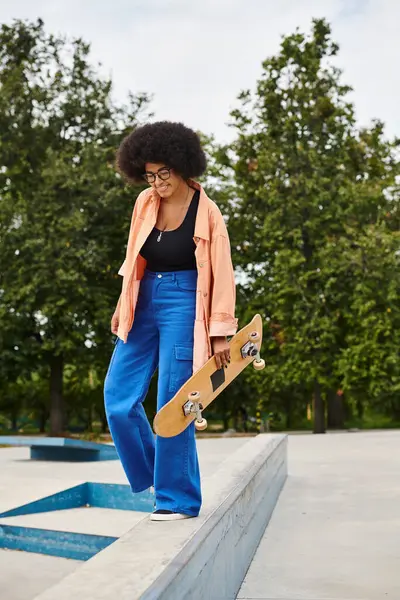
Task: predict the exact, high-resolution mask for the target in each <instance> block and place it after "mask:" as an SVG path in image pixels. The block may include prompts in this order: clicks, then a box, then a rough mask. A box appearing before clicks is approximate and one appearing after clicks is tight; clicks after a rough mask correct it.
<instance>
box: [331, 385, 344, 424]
mask: <svg viewBox="0 0 400 600" xmlns="http://www.w3.org/2000/svg"><path fill="white" fill-rule="evenodd" d="M328 429H344V410H343V396H339V395H338V394H336V393H335V392H332V391H330V392H329V394H328Z"/></svg>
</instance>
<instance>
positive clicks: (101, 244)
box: [0, 20, 148, 435]
mask: <svg viewBox="0 0 400 600" xmlns="http://www.w3.org/2000/svg"><path fill="white" fill-rule="evenodd" d="M147 104H148V99H147V98H146V96H144V95H139V96H133V95H131V96H129V99H128V102H127V104H126V105H123V106H119V105H116V104H115V102H113V100H112V82H111V81H110V80H109V79H104V78H103V77H101V76H100V75H99V73H98V71H96V69H95V68H93V67H92V66H91V64H90V47H89V45H88V44H86V43H84V42H83V41H82V40H80V39H75V40H72V41H69V40H66V39H63V38H56V37H54V36H52V35H50V34H48V33H46V31H45V28H44V24H43V22H42V21H40V20H39V21H37V23H26V22H23V21H15V22H14V23H13V24H12V25H11V26H8V25H3V26H2V27H1V28H0V199H1V203H0V256H1V267H0V294H1V306H0V323H1V326H0V329H1V337H0V344H1V351H2V355H3V354H4V355H5V356H7V357H8V364H9V369H8V370H7V372H6V373H4V370H3V379H4V378H6V379H8V378H9V377H12V378H14V380H15V379H16V374H17V372H18V371H19V368H16V365H19V366H21V365H24V368H25V370H28V371H32V370H35V369H41V368H42V367H43V366H46V367H47V368H48V377H49V383H50V429H51V434H53V435H58V434H60V433H61V432H62V431H63V430H64V428H65V405H64V398H63V371H64V367H65V365H66V364H68V363H70V364H73V363H76V362H78V361H79V363H80V364H86V365H87V373H89V371H90V369H91V368H93V365H94V366H95V368H97V369H100V370H101V366H103V365H104V364H105V357H106V355H109V352H110V339H111V333H110V331H109V322H110V318H111V314H112V310H113V307H114V305H115V302H116V299H117V298H118V294H119V291H120V279H119V277H118V275H117V274H116V273H117V270H118V267H119V265H120V263H121V262H122V259H123V254H124V248H123V245H124V243H125V242H126V238H127V228H128V227H129V221H130V214H131V210H132V204H133V201H134V198H135V195H134V194H132V192H131V191H128V190H127V188H126V187H125V186H124V184H123V183H122V181H121V178H120V177H119V175H118V174H117V173H116V172H115V168H114V154H115V149H116V147H117V146H118V144H119V142H120V140H121V139H122V136H123V135H124V134H125V133H126V131H127V130H128V129H131V128H133V127H135V125H136V123H137V121H138V118H139V116H140V114H141V112H142V111H143V110H146V109H147ZM11 363H12V366H13V368H11ZM101 375H102V374H101V373H100V376H101Z"/></svg>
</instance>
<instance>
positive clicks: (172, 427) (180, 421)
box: [153, 315, 262, 437]
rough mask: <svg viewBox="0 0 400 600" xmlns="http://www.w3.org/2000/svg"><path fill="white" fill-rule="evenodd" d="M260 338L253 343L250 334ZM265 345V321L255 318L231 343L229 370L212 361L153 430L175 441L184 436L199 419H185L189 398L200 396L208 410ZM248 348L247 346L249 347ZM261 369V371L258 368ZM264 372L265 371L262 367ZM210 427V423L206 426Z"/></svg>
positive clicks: (172, 402)
mask: <svg viewBox="0 0 400 600" xmlns="http://www.w3.org/2000/svg"><path fill="white" fill-rule="evenodd" d="M252 333H256V334H258V339H257V341H256V342H252V341H251V338H250V337H249V336H250V334H252ZM261 343H262V319H261V316H260V315H255V316H254V318H253V319H252V320H251V321H250V323H249V324H248V325H246V326H245V327H243V329H241V330H240V331H238V332H237V333H236V334H235V335H234V336H233V337H232V339H231V341H230V342H229V346H230V350H231V362H230V364H229V365H228V367H227V368H222V369H220V370H217V369H216V364H215V358H214V357H211V358H210V359H209V360H208V361H207V362H206V364H205V365H204V366H203V367H202V368H201V369H200V370H199V371H197V373H195V374H194V375H193V376H192V377H191V378H190V379H188V381H187V382H186V383H184V385H183V386H182V387H181V388H180V390H179V391H178V392H177V393H176V394H175V396H174V397H173V398H172V399H171V400H170V401H169V402H168V403H167V404H166V405H165V406H163V407H162V408H161V409H160V410H159V411H158V413H157V414H156V416H155V417H154V421H153V428H154V431H155V433H156V434H157V435H160V436H161V437H173V436H175V435H178V434H179V433H181V432H182V431H183V430H184V429H186V427H187V426H188V425H189V424H190V423H191V422H192V421H194V419H196V414H195V413H190V414H187V415H185V408H184V407H185V406H186V407H187V403H188V398H189V394H193V393H194V392H199V393H200V398H199V403H200V404H201V406H202V408H201V410H204V409H205V408H206V407H207V406H208V405H209V404H211V402H212V401H213V400H214V399H215V398H216V397H217V396H218V395H219V394H220V393H221V392H222V391H223V390H224V389H225V388H226V387H227V386H228V385H229V384H230V383H231V382H232V381H233V380H234V379H235V378H236V377H237V376H238V375H239V373H241V372H242V371H243V369H245V368H246V367H247V365H248V364H250V363H251V362H253V361H254V359H255V358H256V355H255V350H257V351H258V358H259V352H260V349H261ZM249 344H252V346H253V347H252V348H251V349H250V351H251V352H253V355H250V356H245V358H243V355H242V354H243V352H244V353H246V350H248V349H249ZM246 345H247V346H246ZM258 368H260V367H258ZM261 368H262V367H261ZM205 423H206V422H205Z"/></svg>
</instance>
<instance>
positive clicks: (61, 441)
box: [0, 435, 118, 462]
mask: <svg viewBox="0 0 400 600" xmlns="http://www.w3.org/2000/svg"><path fill="white" fill-rule="evenodd" d="M0 444H6V445H8V446H30V448H31V458H32V459H34V460H55V461H67V462H75V461H79V462H80V461H88V462H90V461H96V460H117V459H118V455H117V452H116V450H115V446H111V445H109V444H100V443H98V442H88V441H86V440H76V439H71V438H58V437H27V436H24V435H17V436H12V435H3V436H0Z"/></svg>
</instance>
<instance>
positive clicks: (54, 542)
mask: <svg viewBox="0 0 400 600" xmlns="http://www.w3.org/2000/svg"><path fill="white" fill-rule="evenodd" d="M153 503H154V495H153V494H151V493H150V491H149V490H146V491H144V492H140V493H139V494H134V493H133V492H132V490H131V488H130V486H129V485H119V484H111V483H96V482H91V481H88V482H86V483H82V484H80V485H77V486H74V487H72V488H68V489H67V490H63V491H62V492H58V493H57V494H52V495H51V496H47V497H45V498H40V500H36V501H34V502H29V503H28V504H24V505H23V506H19V507H17V508H13V509H11V510H8V511H6V512H3V513H2V514H0V518H7V517H17V516H21V515H30V514H35V513H45V512H51V511H54V510H66V509H70V508H81V507H83V506H87V507H91V506H92V507H98V508H109V509H111V510H113V509H119V510H135V511H142V512H151V511H152V510H153ZM116 539H117V538H114V537H109V536H101V535H89V534H81V533H72V532H71V533H70V532H65V531H55V530H51V529H39V528H36V527H20V526H14V525H4V524H3V525H1V524H0V548H7V549H9V550H23V551H25V552H36V553H39V554H49V555H51V556H60V557H63V558H74V559H76V560H88V559H89V558H91V557H92V556H94V555H95V554H97V552H100V550H103V548H106V547H107V546H108V545H109V544H111V543H112V542H114V541H115V540H116Z"/></svg>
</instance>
